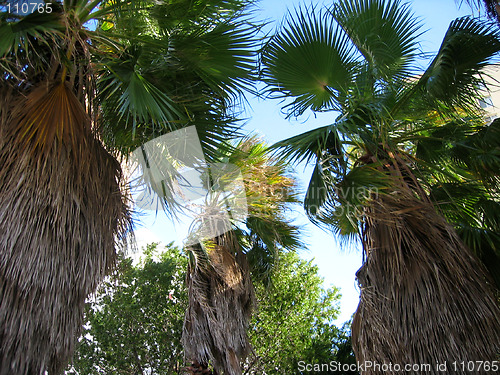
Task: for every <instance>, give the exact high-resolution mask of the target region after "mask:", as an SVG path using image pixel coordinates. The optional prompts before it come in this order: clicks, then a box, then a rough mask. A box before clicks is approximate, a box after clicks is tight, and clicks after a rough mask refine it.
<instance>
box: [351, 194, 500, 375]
mask: <svg viewBox="0 0 500 375" xmlns="http://www.w3.org/2000/svg"><path fill="white" fill-rule="evenodd" d="M363 246H364V251H365V254H366V261H365V263H364V265H363V266H362V267H361V269H360V270H359V271H358V273H357V277H358V281H359V284H360V288H361V297H360V303H359V306H358V309H357V311H356V314H355V318H354V321H353V327H352V335H353V347H354V351H355V353H356V357H357V360H358V361H359V362H361V364H364V363H365V361H371V362H373V363H374V364H378V365H383V364H386V365H389V364H392V370H388V369H387V367H386V368H385V371H383V370H382V369H381V368H380V367H375V366H374V367H370V368H366V370H365V371H364V372H363V375H371V374H380V373H382V372H383V373H384V374H420V373H423V372H424V371H426V372H425V373H431V374H445V373H446V374H447V373H457V374H469V373H472V372H471V371H470V369H467V367H465V368H464V367H463V366H461V365H460V362H461V361H466V363H467V361H483V362H484V361H494V360H498V354H499V350H500V312H499V309H498V306H497V304H496V302H495V298H494V293H493V290H492V288H491V284H490V283H489V281H488V279H487V276H486V272H485V270H484V269H483V266H482V265H481V264H480V262H479V261H478V260H477V259H476V258H475V257H474V256H473V254H472V253H471V252H470V250H469V249H468V248H466V247H465V246H464V244H463V243H462V242H461V240H460V239H459V238H458V236H457V234H456V233H455V231H454V229H453V228H452V227H451V226H450V225H449V224H448V223H447V222H446V221H445V219H444V218H443V217H441V216H440V215H439V214H438V213H437V212H436V209H435V207H434V206H433V205H432V203H431V202H429V201H428V200H427V201H426V200H425V199H422V198H421V197H418V194H415V192H412V191H411V189H410V188H407V189H405V188H402V189H399V190H398V191H394V192H393V193H391V194H384V195H380V196H379V197H377V198H376V199H374V201H373V202H372V204H371V206H370V207H369V208H368V209H367V210H366V221H365V227H364V231H363ZM453 362H455V363H456V364H458V365H456V364H455V365H454V364H453ZM477 363H479V362H477ZM477 363H475V365H474V366H479V365H478V364H477ZM421 364H429V365H430V366H431V367H430V369H428V370H427V369H426V370H424V369H423V368H418V367H414V368H413V369H412V370H410V371H409V370H408V369H404V368H403V367H401V368H398V367H397V366H398V365H401V366H404V365H415V366H418V365H421ZM443 364H446V367H443V366H444V365H443ZM474 370H475V371H473V373H475V374H487V373H491V369H489V370H490V371H488V368H485V367H482V368H481V369H479V367H475V368H474Z"/></svg>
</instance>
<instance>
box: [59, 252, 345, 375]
mask: <svg viewBox="0 0 500 375" xmlns="http://www.w3.org/2000/svg"><path fill="white" fill-rule="evenodd" d="M186 263H187V260H186V257H185V255H184V254H183V253H182V252H181V251H180V250H179V249H178V248H176V247H175V246H172V245H168V246H166V248H165V249H164V250H160V248H158V247H157V244H151V245H148V246H147V249H146V251H145V256H144V258H142V259H141V261H140V262H139V263H138V264H137V265H134V264H133V263H132V260H131V259H129V258H120V260H119V262H118V267H117V269H116V271H115V272H114V273H113V274H112V275H110V277H108V278H107V279H106V281H104V282H103V283H102V284H101V286H100V287H99V289H98V291H97V293H96V295H95V297H94V298H93V299H92V300H91V301H89V302H88V303H87V306H86V314H85V318H86V319H85V320H86V324H85V328H84V332H83V333H82V336H81V337H80V339H79V341H80V343H79V345H78V347H77V350H76V352H75V356H74V359H73V363H72V365H71V366H70V368H69V369H68V370H67V374H80V375H85V374H88V375H91V374H110V373H113V374H120V375H125V374H172V375H175V374H183V373H184V371H183V361H184V353H183V349H182V345H181V335H182V327H183V318H184V310H185V309H186V306H187V304H188V295H187V289H186V287H185V285H184V277H185V270H186ZM269 280H270V283H269V282H266V281H264V279H256V280H254V281H255V283H256V300H257V306H258V309H257V313H256V314H255V315H254V316H253V317H252V320H251V324H250V329H249V336H250V341H251V343H252V345H253V347H254V350H253V352H252V354H251V355H250V356H249V358H247V359H246V360H245V361H244V362H243V363H242V367H243V370H244V373H245V374H263V373H266V374H283V373H286V374H299V373H300V372H298V365H297V363H298V361H301V360H303V361H305V362H307V363H329V362H330V361H335V360H337V361H342V363H351V362H352V361H354V356H353V354H352V351H351V350H350V346H349V344H348V338H349V331H348V329H345V328H343V329H342V330H339V329H337V328H336V327H335V325H334V324H333V320H334V319H336V317H337V314H338V304H337V303H338V299H339V298H340V295H339V293H338V290H337V289H336V288H331V289H324V287H323V285H322V284H323V279H322V278H321V277H320V276H319V275H318V268H317V266H314V265H312V264H311V262H310V261H304V260H301V259H300V258H299V257H298V255H297V254H295V253H293V252H289V253H284V254H282V257H280V260H279V262H278V265H277V266H276V267H275V268H274V271H273V272H272V274H271V275H270V279H269ZM269 280H268V281H269ZM346 343H347V345H346Z"/></svg>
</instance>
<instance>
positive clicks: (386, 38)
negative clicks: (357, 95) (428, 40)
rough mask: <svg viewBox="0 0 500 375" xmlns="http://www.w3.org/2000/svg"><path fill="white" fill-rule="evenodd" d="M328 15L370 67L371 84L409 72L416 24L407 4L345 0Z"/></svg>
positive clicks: (378, 0)
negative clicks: (380, 79)
mask: <svg viewBox="0 0 500 375" xmlns="http://www.w3.org/2000/svg"><path fill="white" fill-rule="evenodd" d="M332 14H333V17H334V18H335V19H336V20H337V22H338V24H339V25H340V26H342V28H343V29H344V30H345V31H346V33H347V34H348V35H349V37H350V39H351V40H352V42H353V43H354V44H355V45H356V47H357V48H358V49H359V51H360V52H361V53H362V54H363V56H364V58H365V59H366V61H368V63H369V64H370V72H371V74H373V79H374V80H377V79H379V78H382V79H384V80H389V81H392V80H393V79H394V78H400V77H402V76H404V74H407V73H408V72H409V69H410V68H411V65H412V63H413V60H414V58H415V54H416V51H417V48H418V44H417V38H418V36H419V35H420V33H419V28H420V23H419V22H418V20H417V19H416V18H415V17H414V15H413V14H412V13H411V11H410V9H409V6H408V5H407V4H402V3H401V2H400V1H386V0H361V1H357V0H348V1H341V2H339V3H337V4H335V6H334V7H333V9H332Z"/></svg>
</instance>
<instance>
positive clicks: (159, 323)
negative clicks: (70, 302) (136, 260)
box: [69, 244, 187, 375]
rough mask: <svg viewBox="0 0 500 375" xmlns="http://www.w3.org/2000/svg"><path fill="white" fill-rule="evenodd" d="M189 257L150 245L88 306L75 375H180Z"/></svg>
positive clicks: (123, 263)
mask: <svg viewBox="0 0 500 375" xmlns="http://www.w3.org/2000/svg"><path fill="white" fill-rule="evenodd" d="M185 268H186V258H185V257H184V256H183V254H181V252H180V251H179V249H178V248H176V247H174V246H173V245H168V246H167V247H166V250H165V251H164V252H162V253H159V252H158V251H157V244H151V245H148V247H147V249H146V251H145V256H144V259H143V260H141V262H140V264H138V265H133V264H132V260H131V259H130V258H121V259H120V261H119V264H118V268H117V270H116V271H115V272H114V273H113V275H112V276H111V277H109V278H108V279H107V280H106V281H105V282H104V283H103V284H102V285H101V286H100V288H99V290H98V292H97V295H96V297H95V298H94V299H93V300H92V301H91V302H89V303H87V309H86V321H87V324H86V325H85V328H84V332H83V334H82V337H81V338H80V344H79V347H78V349H77V352H76V354H75V358H74V363H73V366H74V369H75V370H76V371H70V372H69V373H75V374H147V373H148V372H147V371H152V373H154V374H171V375H174V374H180V373H181V372H180V370H181V368H182V364H183V354H182V346H181V343H180V334H181V329H182V322H183V319H184V311H185V309H186V306H187V293H186V289H185V287H184V270H185Z"/></svg>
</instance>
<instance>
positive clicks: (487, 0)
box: [455, 0, 500, 22]
mask: <svg viewBox="0 0 500 375" xmlns="http://www.w3.org/2000/svg"><path fill="white" fill-rule="evenodd" d="M455 2H458V0H455ZM465 2H466V3H467V4H468V5H469V6H470V7H471V8H478V9H481V7H484V8H485V9H486V14H487V15H488V17H490V18H491V19H494V20H496V21H497V22H500V4H498V1H497V0H465ZM462 3H463V0H461V1H460V2H459V4H462Z"/></svg>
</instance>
